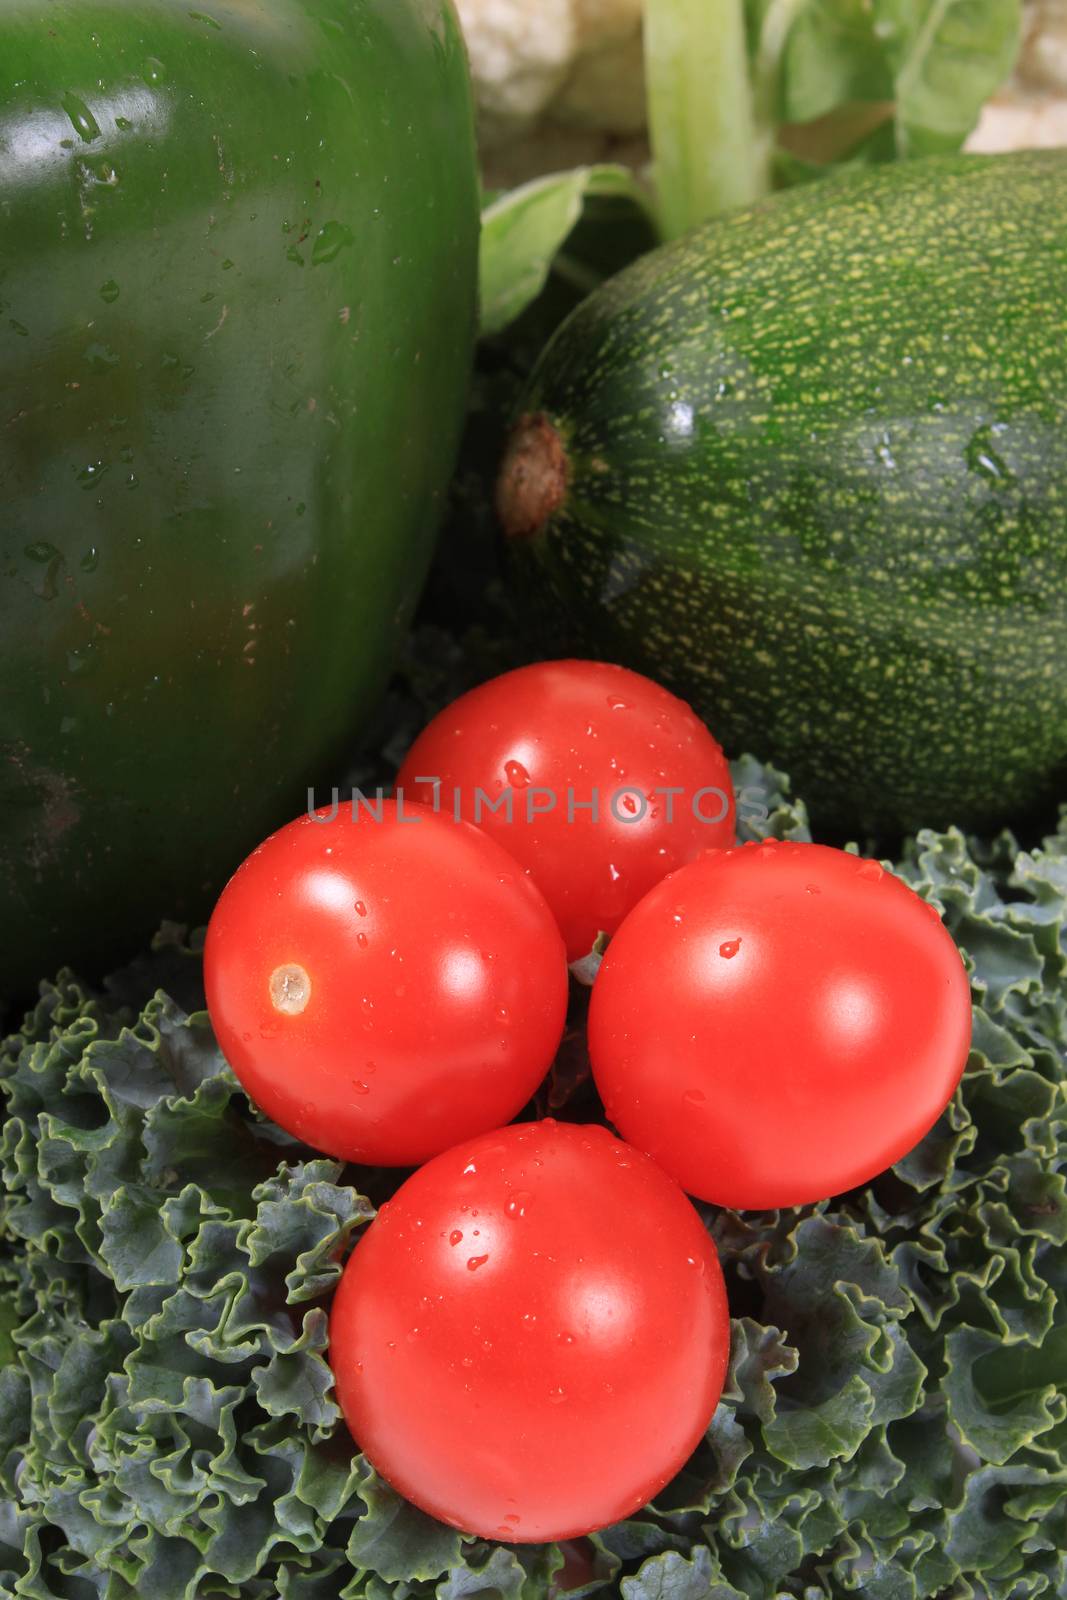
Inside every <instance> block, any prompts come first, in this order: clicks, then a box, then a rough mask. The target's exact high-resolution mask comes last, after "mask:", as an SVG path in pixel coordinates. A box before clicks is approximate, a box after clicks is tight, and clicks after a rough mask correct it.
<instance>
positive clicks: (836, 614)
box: [498, 151, 1067, 831]
mask: <svg viewBox="0 0 1067 1600" xmlns="http://www.w3.org/2000/svg"><path fill="white" fill-rule="evenodd" d="M1065 307H1067V156H1065V155H1064V154H1063V153H1061V152H1055V151H1043V152H1028V153H1025V154H1015V155H1010V156H1000V157H980V156H962V157H961V156H954V157H938V158H931V159H926V160H916V161H912V162H906V163H902V164H900V165H897V166H891V167H879V168H872V169H866V170H852V171H850V172H848V173H846V174H844V175H842V176H839V177H836V178H828V179H826V180H824V181H822V182H820V183H817V184H813V185H811V186H809V187H806V188H802V189H798V190H793V191H791V192H789V193H788V194H784V195H779V196H776V197H774V198H772V199H770V200H768V201H765V202H764V203H762V204H760V205H757V206H755V207H754V208H752V209H749V210H745V211H740V212H737V213H734V214H731V215H729V216H727V217H725V218H721V219H718V220H716V221H714V222H711V223H709V224H707V225H705V226H703V227H701V228H699V229H697V230H695V231H694V232H692V233H691V234H689V235H687V236H685V237H683V238H682V239H680V240H678V241H676V242H675V243H673V244H670V245H667V246H665V247H663V248H662V249H660V250H658V251H656V252H654V253H653V254H651V255H649V256H646V257H645V258H643V259H642V260H641V261H639V262H637V263H636V264H635V265H633V266H631V267H629V268H628V269H627V270H626V271H625V272H623V273H621V274H620V275H619V276H618V277H616V278H614V279H612V280H611V281H610V282H609V283H608V284H606V285H604V286H603V287H602V288H600V289H599V290H597V291H596V292H595V293H594V294H593V295H591V296H590V297H589V299H588V300H586V301H584V302H583V303H582V304H581V305H580V306H579V307H578V308H577V310H576V311H575V312H574V313H573V314H572V315H571V317H570V318H569V319H568V320H567V322H566V323H564V324H563V326H562V327H561V328H560V329H559V330H558V332H557V334H556V336H555V337H554V339H553V340H552V342H551V343H550V345H549V347H548V348H547V350H546V351H545V353H544V355H543V357H542V359H541V361H540V363H539V365H538V367H537V369H536V371H535V373H534V375H533V378H532V380H531V384H530V388H529V391H528V393H527V394H526V396H525V399H524V402H523V405H522V416H521V418H520V420H519V422H518V424H517V426H516V428H515V431H514V433H513V435H512V439H511V444H510V446H509V449H508V454H507V457H506V460H505V463H504V466H503V470H502V473H501V478H500V483H499V488H498V504H499V510H500V515H501V519H502V522H503V526H504V529H505V533H506V535H507V536H508V538H507V543H508V547H509V550H510V554H511V561H510V566H511V570H512V574H513V578H514V581H515V583H516V586H517V588H518V592H519V593H520V595H521V597H522V603H523V605H524V607H525V608H527V609H528V610H532V611H534V612H536V613H539V614H542V615H551V616H553V617H560V616H561V617H562V619H563V620H562V623H561V624H560V625H559V626H560V634H559V635H558V637H561V638H565V640H566V644H567V647H568V648H571V649H577V650H581V651H583V652H585V653H588V654H594V655H601V656H607V657H610V658H611V659H615V660H618V661H621V662H624V663H626V664H627V665H629V666H631V667H636V668H638V669H640V670H643V671H646V672H649V673H651V674H652V675H653V676H655V677H657V678H659V679H661V680H662V681H663V682H665V683H667V684H669V685H670V687H671V688H673V689H674V690H676V691H677V692H678V693H680V694H682V695H684V696H686V697H688V698H689V699H690V700H691V701H692V702H693V704H694V705H695V706H696V708H697V709H698V710H699V711H700V712H701V714H702V715H704V716H705V717H706V719H707V720H708V722H709V723H710V726H711V727H712V729H713V730H714V732H715V733H716V735H717V736H718V737H719V738H720V739H722V740H723V741H724V742H725V743H726V745H727V747H728V748H731V749H733V750H734V751H739V750H741V749H752V750H755V751H756V752H758V753H759V754H760V755H761V756H762V757H763V758H765V759H769V760H771V761H773V762H775V763H779V764H781V765H782V766H784V767H785V768H786V769H787V770H789V771H791V772H792V773H793V775H794V777H795V779H796V782H797V785H798V788H799V790H800V792H801V793H803V794H804V795H805V796H808V797H810V799H811V801H812V809H813V812H814V813H815V815H816V817H817V819H818V820H819V821H820V822H821V823H822V824H823V825H825V826H827V827H843V828H847V829H850V830H858V829H871V830H876V831H883V830H897V829H911V828H914V827H917V826H919V825H923V824H930V825H936V826H944V825H947V824H948V823H950V822H955V823H959V824H961V825H968V826H971V825H973V826H979V825H982V826H984V825H988V824H992V823H997V822H1000V821H1001V820H1003V819H1005V818H1008V817H1012V816H1018V815H1020V814H1023V813H1027V812H1029V811H1030V810H1031V809H1032V808H1034V807H1037V806H1040V805H1041V804H1042V803H1044V802H1045V801H1047V800H1048V799H1049V797H1050V796H1052V795H1053V794H1054V793H1055V791H1056V786H1057V784H1058V783H1060V782H1062V778H1063V776H1064V767H1065V758H1067V337H1065V334H1067V311H1065Z"/></svg>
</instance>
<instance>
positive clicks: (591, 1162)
mask: <svg viewBox="0 0 1067 1600" xmlns="http://www.w3.org/2000/svg"><path fill="white" fill-rule="evenodd" d="M729 1347H730V1322H729V1313H728V1309H727V1304H726V1293H725V1289H724V1285H723V1279H722V1272H721V1270H720V1267H719V1263H718V1258H717V1256H716V1253H715V1248H714V1245H713V1244H712V1242H711V1239H710V1238H709V1236H708V1233H707V1231H706V1229H705V1228H704V1226H703V1224H702V1223H701V1220H700V1218H699V1216H698V1215H697V1212H696V1210H695V1209H694V1207H693V1206H692V1204H691V1203H690V1201H689V1200H687V1199H686V1197H685V1196H684V1195H683V1193H682V1191H681V1190H680V1189H679V1187H678V1186H677V1184H675V1183H674V1182H673V1181H672V1180H671V1179H670V1178H668V1177H667V1176H666V1175H665V1174H664V1173H663V1172H662V1171H661V1170H660V1169H659V1168H658V1167H657V1166H656V1165H655V1163H654V1162H652V1161H651V1160H649V1158H648V1157H647V1156H644V1155H642V1154H640V1153H639V1152H638V1151H636V1150H633V1149H631V1148H630V1147H629V1146H627V1145H625V1144H623V1143H622V1142H621V1141H620V1140H618V1139H616V1138H615V1137H614V1136H613V1135H612V1134H611V1133H610V1132H609V1131H608V1130H607V1129H606V1128H604V1127H603V1126H601V1125H599V1124H591V1125H577V1124H556V1123H554V1122H552V1121H544V1122H536V1123H517V1124H513V1125H512V1126H510V1127H507V1128H503V1129H499V1130H497V1131H495V1132H493V1133H488V1134H484V1135H482V1136H481V1137H480V1138H478V1139H472V1140H467V1141H465V1142H463V1143H461V1144H459V1145H458V1146H457V1147H456V1148H455V1149H453V1150H449V1151H447V1152H445V1153H444V1154H443V1155H440V1156H437V1157H436V1158H435V1159H434V1160H433V1161H430V1162H428V1163H427V1164H426V1165H425V1166H423V1167H422V1168H420V1170H419V1171H418V1172H416V1173H415V1174H414V1175H413V1176H411V1177H410V1178H408V1179H407V1180H406V1181H405V1182H404V1183H403V1184H402V1185H401V1187H400V1188H399V1189H398V1191H397V1192H396V1194H395V1195H394V1196H393V1198H392V1199H391V1200H389V1201H388V1202H387V1204H386V1205H384V1206H383V1207H382V1208H381V1210H380V1211H379V1213H378V1216H377V1218H376V1219H375V1220H374V1221H373V1222H372V1223H371V1224H370V1226H369V1227H368V1228H367V1229H366V1230H365V1232H364V1233H363V1234H362V1235H361V1237H360V1239H359V1241H358V1242H357V1244H356V1246H355V1249H354V1250H353V1252H352V1255H351V1256H350V1258H349V1260H348V1263H347V1265H346V1267H345V1269H344V1274H343V1276H342V1279H341V1283H340V1285H339V1287H338V1289H337V1292H336V1295H335V1297H334V1302H333V1306H332V1309H331V1313H330V1345H329V1360H330V1363H331V1365H332V1367H333V1371H334V1376H335V1380H336V1388H337V1396H338V1400H339V1403H340V1406H341V1409H342V1411H343V1413H344V1416H345V1419H346V1421H347V1423H348V1425H349V1428H350V1430H351V1432H352V1434H353V1436H354V1438H355V1440H356V1442H357V1444H358V1445H359V1447H360V1449H362V1450H363V1451H364V1452H365V1454H366V1455H367V1457H368V1458H369V1459H370V1461H371V1462H372V1463H373V1465H374V1466H375V1467H376V1468H377V1470H378V1471H379V1472H380V1473H381V1474H382V1476H383V1477H384V1478H386V1479H387V1480H388V1481H389V1482H390V1483H391V1484H392V1485H393V1487H394V1488H395V1489H397V1490H398V1491H399V1492H400V1493H401V1494H403V1495H404V1496H406V1498H407V1499H409V1500H411V1501H413V1502H414V1504H416V1505H418V1506H420V1507H421V1508H422V1509H423V1510H425V1511H427V1512H429V1513H430V1515H432V1516H435V1517H437V1518H439V1519H440V1520H442V1521H444V1522H447V1523H449V1524H451V1525H452V1526H454V1527H457V1528H460V1529H462V1530H463V1531H464V1532H467V1533H474V1534H478V1535H480V1536H481V1537H483V1538H487V1539H504V1540H507V1541H509V1542H520V1543H521V1542H541V1541H547V1540H554V1539H567V1538H576V1537H578V1536H580V1535H582V1534H586V1533H590V1532H592V1531H594V1530H595V1529H597V1528H600V1527H604V1526H606V1525H608V1524H609V1523H612V1522H616V1521H618V1520H619V1519H620V1518H622V1517H625V1516H628V1515H630V1514H631V1513H633V1512H634V1511H636V1510H637V1509H638V1508H639V1507H640V1506H642V1505H644V1504H646V1503H647V1502H648V1501H649V1500H650V1499H651V1498H652V1497H653V1496H654V1495H655V1494H656V1493H658V1491H659V1490H660V1489H661V1488H662V1487H663V1485H664V1484H665V1483H667V1482H668V1481H669V1479H670V1478H672V1477H673V1476H674V1475H675V1473H676V1472H677V1471H678V1469H679V1468H680V1467H681V1466H682V1465H683V1464H684V1462H685V1461H686V1459H687V1458H688V1456H689V1455H690V1454H691V1452H692V1451H693V1450H694V1449H695V1447H696V1445H697V1444H698V1443H699V1441H700V1439H701V1438H702V1437H703V1434H704V1432H705V1430H706V1428H707V1426H708V1423H709V1421H710V1419H711V1416H712V1414H713V1412H714V1410H715V1407H716V1405H717V1403H718V1399H719V1395H720V1393H721V1390H722V1385H723V1382H724V1379H725V1373H726V1365H727V1360H728V1356H729Z"/></svg>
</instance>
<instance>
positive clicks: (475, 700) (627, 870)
mask: <svg viewBox="0 0 1067 1600" xmlns="http://www.w3.org/2000/svg"><path fill="white" fill-rule="evenodd" d="M420 779H421V780H422V781H421V782H420V781H419V780H420ZM430 779H438V780H440V781H439V783H438V784H436V785H435V784H434V783H432V782H430V781H429V780H430ZM397 784H398V786H399V787H401V788H402V789H403V790H404V792H405V794H410V795H412V796H414V798H415V799H417V800H421V801H423V802H424V803H425V804H427V805H429V804H432V803H433V802H434V799H435V794H436V797H437V803H438V804H439V805H440V807H441V810H442V811H443V812H445V813H447V814H448V815H459V816H462V817H465V818H466V819H467V821H468V822H474V823H477V825H478V826H479V827H481V828H483V829H484V830H485V831H486V832H487V833H489V834H490V835H491V836H492V837H493V838H494V839H495V840H496V841H497V843H498V844H502V845H503V846H504V848H505V849H506V850H508V851H510V852H511V854H512V855H513V856H514V857H515V859H516V861H518V862H520V863H521V864H522V866H523V867H525V869H526V871H527V872H528V873H529V874H530V876H531V877H532V878H533V880H534V882H535V883H536V884H537V886H538V888H539V889H540V890H541V892H542V894H543V895H544V897H545V899H546V900H547V901H548V903H549V905H550V906H551V908H552V911H553V914H554V915H555V918H556V921H557V922H558V923H559V927H560V931H561V932H562V934H563V938H564V940H565V942H566V945H567V959H568V961H577V960H579V959H580V958H581V957H582V956H585V955H588V953H589V951H590V949H591V948H592V945H593V941H594V940H595V938H596V936H597V934H598V933H599V932H601V931H603V932H605V933H613V932H614V930H615V929H616V928H617V927H618V925H619V923H620V922H621V921H622V919H623V917H624V916H625V915H626V913H627V912H628V911H629V910H630V908H631V906H633V905H636V903H637V901H638V900H639V899H640V898H641V896H642V895H643V894H645V893H646V891H647V890H649V889H651V887H652V885H653V884H654V883H658V882H659V880H660V879H661V878H663V877H665V876H666V874H667V873H668V872H671V871H672V870H673V869H674V868H675V867H679V866H681V865H682V863H683V862H686V861H692V860H693V859H694V858H695V857H696V856H697V855H698V854H699V852H700V851H701V850H706V849H708V848H709V847H714V846H721V845H728V844H732V843H733V840H734V801H733V788H732V786H731V782H730V769H729V767H728V765H727V763H726V759H725V757H724V756H723V753H722V751H721V750H720V748H719V746H718V745H717V744H716V742H715V740H714V739H713V738H712V736H711V734H710V733H709V732H708V730H707V728H706V727H705V726H704V724H703V723H702V722H701V721H700V720H699V719H698V718H697V717H696V716H695V715H694V714H693V712H692V711H690V709H689V707H688V706H687V705H686V704H685V702H684V701H682V700H678V699H676V698H675V696H674V695H673V694H669V693H668V692H667V690H666V689H663V688H661V687H660V685H659V684H658V683H653V682H652V681H651V679H649V678H643V677H641V676H640V674H639V673H636V672H629V671H627V670H626V668H625V667H614V666H610V665H607V664H605V663H603V662H599V661H543V662H540V663H539V664H538V665H537V666H532V667H519V668H518V670H517V671H515V672H505V673H504V674H503V676H502V677H499V678H493V679H492V680H491V681H490V682H489V683H483V684H482V685H481V686H480V687H479V688H477V689H472V690H471V691H470V693H469V694H465V695H462V696H461V697H460V698H459V699H458V700H456V701H454V702H453V703H452V705H450V706H448V707H447V708H446V709H445V710H444V711H442V712H441V713H440V715H439V716H437V717H435V718H434V720H433V721H432V722H431V723H430V725H429V727H428V728H426V729H425V731H424V732H423V733H421V734H420V735H419V737H418V738H417V739H416V741H415V743H414V744H413V745H412V747H411V750H410V752H409V753H408V757H407V759H406V761H405V762H404V765H403V767H402V768H401V769H400V776H399V777H398V779H397ZM670 790H674V791H675V792H674V793H670V792H668V791H670ZM594 797H595V798H596V802H597V811H596V814H595V815H594V813H593V811H591V810H590V809H589V806H590V804H591V802H592V801H593V799H594ZM492 807H498V808H499V809H491V808H492ZM507 807H510V816H509V815H508V812H507V810H506V808H507Z"/></svg>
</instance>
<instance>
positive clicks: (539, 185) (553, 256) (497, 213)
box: [478, 166, 650, 334]
mask: <svg viewBox="0 0 1067 1600" xmlns="http://www.w3.org/2000/svg"><path fill="white" fill-rule="evenodd" d="M598 205H599V209H600V216H601V220H602V221H603V218H604V214H605V210H607V209H610V208H618V207H620V206H621V207H622V208H624V209H625V210H627V211H630V212H636V213H637V214H638V216H639V217H641V218H643V219H648V218H649V217H650V212H649V206H648V200H647V197H646V194H645V191H644V190H643V189H642V187H641V185H640V184H639V183H638V181H637V179H636V178H635V177H634V175H633V173H632V172H631V171H630V170H629V169H628V168H626V167H614V166H594V167H576V168H575V169H574V170H573V171H571V172H559V173H553V174H550V175H549V176H548V177H544V178H535V179H534V180H533V181H532V182H530V183H525V184H523V185H522V186H521V187H520V188H518V189H513V190H511V191H510V192H509V193H506V194H503V195H501V196H500V197H499V198H497V199H495V200H492V201H491V202H490V204H489V205H488V206H486V208H485V210H484V211H483V213H482V242H481V253H480V260H479V269H478V270H479V293H480V298H481V329H482V333H483V334H494V333H499V332H500V331H501V330H502V329H504V328H506V327H507V326H508V324H509V323H512V322H514V321H515V319H516V318H517V317H518V316H519V315H520V314H521V313H522V312H523V311H525V310H526V308H527V307H528V306H529V305H531V304H532V303H533V301H534V300H536V299H537V297H538V295H539V294H540V293H541V291H542V290H543V289H544V287H545V285H546V283H547V282H548V278H549V274H550V273H551V272H552V271H553V269H554V268H555V269H556V270H561V271H563V272H564V273H567V272H571V273H572V274H573V273H575V272H577V273H578V274H579V275H580V276H581V275H582V274H583V271H584V270H587V269H583V267H582V264H581V263H580V262H568V261H567V259H566V258H565V257H563V258H561V252H562V250H563V246H564V244H565V243H566V241H567V239H568V237H569V236H570V234H571V233H572V232H573V230H574V228H575V226H576V225H577V223H578V221H579V219H580V218H581V216H582V212H583V209H584V208H587V207H588V208H594V209H595V208H597V207H598ZM598 281H599V276H598V275H595V274H594V275H592V276H590V277H588V279H587V281H585V282H584V283H583V284H582V287H583V289H584V290H588V289H591V288H593V287H595V285H596V283H597V282H598Z"/></svg>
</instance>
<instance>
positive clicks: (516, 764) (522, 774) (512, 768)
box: [504, 761, 530, 789]
mask: <svg viewBox="0 0 1067 1600" xmlns="http://www.w3.org/2000/svg"><path fill="white" fill-rule="evenodd" d="M504 776H505V777H506V778H507V780H508V782H509V783H510V784H511V787H512V788H513V789H525V788H526V786H527V784H528V783H529V781H530V774H529V773H528V772H527V770H526V768H525V767H524V766H523V764H522V762H521V761H505V762H504Z"/></svg>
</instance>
